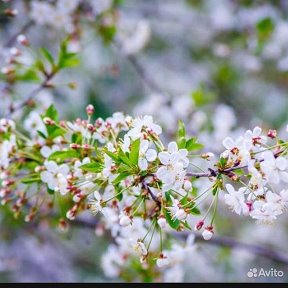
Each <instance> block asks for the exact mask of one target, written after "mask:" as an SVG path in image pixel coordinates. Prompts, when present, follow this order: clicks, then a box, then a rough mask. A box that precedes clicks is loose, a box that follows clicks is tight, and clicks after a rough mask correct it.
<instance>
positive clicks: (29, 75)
mask: <svg viewBox="0 0 288 288" xmlns="http://www.w3.org/2000/svg"><path fill="white" fill-rule="evenodd" d="M17 79H18V80H21V81H28V82H29V81H31V82H39V81H40V80H41V79H40V77H39V75H38V72H37V70H35V69H34V68H31V69H30V68H29V69H27V70H26V71H25V72H24V73H23V74H20V75H17Z"/></svg>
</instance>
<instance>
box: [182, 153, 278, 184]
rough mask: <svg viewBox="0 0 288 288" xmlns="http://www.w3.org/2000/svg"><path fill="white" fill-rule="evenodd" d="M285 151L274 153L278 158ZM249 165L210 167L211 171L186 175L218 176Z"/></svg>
mask: <svg viewBox="0 0 288 288" xmlns="http://www.w3.org/2000/svg"><path fill="white" fill-rule="evenodd" d="M282 152H284V150H280V151H278V152H276V153H275V154H274V157H275V158H277V157H278V156H280V154H281V153H282ZM263 161H264V159H260V160H259V162H263ZM247 167H248V165H242V166H233V167H231V168H227V169H223V170H219V169H217V170H214V169H212V168H208V170H209V172H199V173H198V172H188V173H187V174H186V175H187V176H190V177H196V178H200V177H216V176H217V175H219V174H224V175H226V174H229V173H230V172H233V171H235V170H239V169H246V168H247Z"/></svg>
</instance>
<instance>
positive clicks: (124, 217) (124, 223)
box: [119, 215, 132, 226]
mask: <svg viewBox="0 0 288 288" xmlns="http://www.w3.org/2000/svg"><path fill="white" fill-rule="evenodd" d="M119 219H120V221H119V224H120V225H121V226H128V225H130V224H131V223H132V222H131V219H130V217H129V216H127V215H120V216H119Z"/></svg>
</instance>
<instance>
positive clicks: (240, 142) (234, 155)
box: [223, 137, 251, 165]
mask: <svg viewBox="0 0 288 288" xmlns="http://www.w3.org/2000/svg"><path fill="white" fill-rule="evenodd" d="M223 146H224V147H225V148H226V149H227V150H226V151H225V152H224V153H226V154H228V157H231V159H232V160H233V161H235V162H238V164H239V165H248V163H249V161H250V160H251V157H250V152H249V149H250V147H248V145H246V142H245V141H244V138H243V137H239V138H238V139H237V140H236V141H234V140H233V139H232V138H230V137H226V138H225V139H224V140H223Z"/></svg>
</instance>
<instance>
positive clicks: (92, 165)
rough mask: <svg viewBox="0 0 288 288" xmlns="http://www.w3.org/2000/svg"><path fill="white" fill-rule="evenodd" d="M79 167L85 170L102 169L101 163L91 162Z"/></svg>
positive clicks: (95, 170)
mask: <svg viewBox="0 0 288 288" xmlns="http://www.w3.org/2000/svg"><path fill="white" fill-rule="evenodd" d="M80 168H81V169H82V170H84V171H87V172H93V173H99V172H101V171H102V169H103V165H102V163H98V162H93V163H87V164H84V165H81V166H80Z"/></svg>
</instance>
